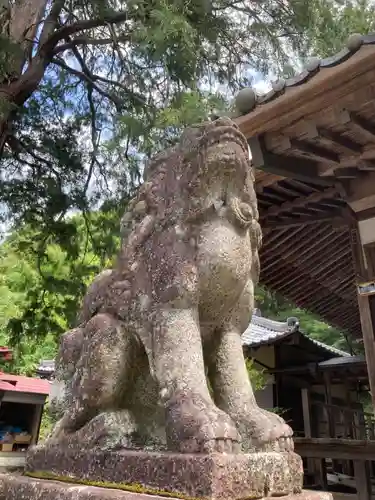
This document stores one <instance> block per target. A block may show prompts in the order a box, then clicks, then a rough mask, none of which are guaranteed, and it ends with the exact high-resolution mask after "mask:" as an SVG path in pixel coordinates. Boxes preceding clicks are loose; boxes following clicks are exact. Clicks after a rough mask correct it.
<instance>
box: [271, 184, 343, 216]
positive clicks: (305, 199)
mask: <svg viewBox="0 0 375 500" xmlns="http://www.w3.org/2000/svg"><path fill="white" fill-rule="evenodd" d="M337 195H338V192H337V188H336V187H329V188H327V189H325V190H324V191H320V192H319V191H317V192H314V193H312V194H310V195H308V196H301V197H299V198H296V199H295V200H293V201H285V202H284V203H282V204H281V205H274V206H272V207H271V208H269V209H268V210H267V212H266V213H264V214H262V217H261V220H262V219H264V218H266V217H268V216H270V215H278V214H280V213H281V212H284V211H289V210H293V209H295V208H299V207H303V208H305V207H306V205H308V204H309V203H317V202H319V201H321V200H324V199H326V198H334V197H335V196H337Z"/></svg>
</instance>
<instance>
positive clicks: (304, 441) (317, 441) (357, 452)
mask: <svg viewBox="0 0 375 500" xmlns="http://www.w3.org/2000/svg"><path fill="white" fill-rule="evenodd" d="M294 443H295V451H296V453H298V454H299V455H301V456H302V457H311V458H333V459H338V460H356V459H357V460H374V456H375V441H365V440H357V439H337V438H297V437H296V438H294Z"/></svg>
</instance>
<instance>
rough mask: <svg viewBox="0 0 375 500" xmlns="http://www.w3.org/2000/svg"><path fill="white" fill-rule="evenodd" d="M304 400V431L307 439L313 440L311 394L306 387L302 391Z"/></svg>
mask: <svg viewBox="0 0 375 500" xmlns="http://www.w3.org/2000/svg"><path fill="white" fill-rule="evenodd" d="M301 399H302V414H303V430H304V433H305V437H307V438H311V437H312V431H311V410H310V394H309V390H308V389H306V388H305V387H304V388H302V389H301Z"/></svg>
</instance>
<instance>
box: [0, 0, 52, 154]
mask: <svg viewBox="0 0 375 500" xmlns="http://www.w3.org/2000/svg"><path fill="white" fill-rule="evenodd" d="M46 5H47V0H16V2H15V3H14V5H13V6H11V5H10V3H8V4H4V0H0V34H1V35H2V36H3V37H6V38H8V39H9V41H10V42H11V43H12V44H14V49H15V50H14V57H12V58H10V60H9V61H8V63H9V67H8V68H7V74H6V75H2V81H0V158H1V155H2V152H3V149H4V146H5V143H6V140H7V136H8V133H9V126H10V123H11V119H12V115H13V113H14V111H15V109H16V108H17V107H19V106H22V105H23V103H24V102H25V100H26V99H27V98H28V97H29V96H30V95H31V93H32V92H33V91H34V90H36V88H37V86H38V85H39V83H40V79H41V78H42V77H43V74H44V68H43V71H39V72H37V73H38V77H39V78H36V79H35V78H34V80H33V81H29V82H27V83H26V82H25V78H22V75H23V73H24V75H23V77H25V76H26V74H27V73H28V72H29V70H30V69H31V65H32V63H31V57H32V52H33V48H34V41H35V36H36V33H37V31H38V28H39V24H40V22H41V20H42V18H43V15H44V14H45V11H46ZM1 9H2V10H1ZM34 49H35V48H34ZM33 62H34V61H33ZM40 62H41V61H39V63H40ZM27 65H29V66H27ZM34 69H35V68H34ZM25 70H26V73H25ZM35 76H37V75H36V74H35V71H34V77H35ZM21 80H23V82H21ZM25 84H26V87H27V89H26V88H25V89H22V87H23V86H24V85H25Z"/></svg>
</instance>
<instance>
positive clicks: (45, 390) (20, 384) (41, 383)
mask: <svg viewBox="0 0 375 500" xmlns="http://www.w3.org/2000/svg"><path fill="white" fill-rule="evenodd" d="M0 391H10V392H25V393H28V394H43V395H45V396H48V395H49V392H50V383H49V382H48V381H47V380H42V379H38V378H31V377H23V376H21V375H11V374H9V373H0Z"/></svg>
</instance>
